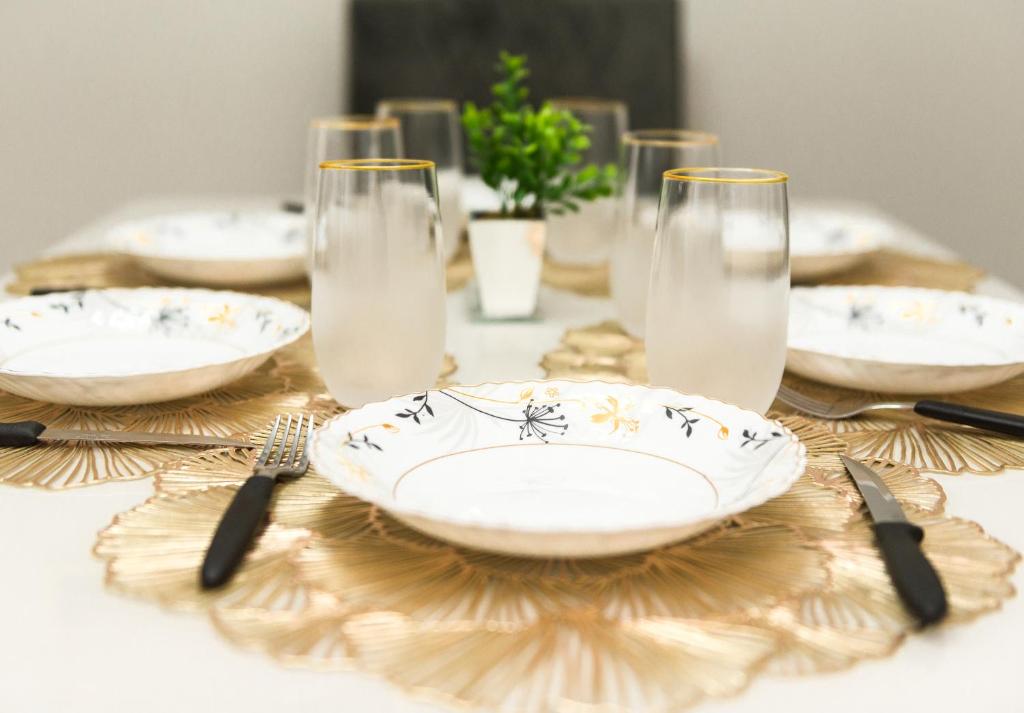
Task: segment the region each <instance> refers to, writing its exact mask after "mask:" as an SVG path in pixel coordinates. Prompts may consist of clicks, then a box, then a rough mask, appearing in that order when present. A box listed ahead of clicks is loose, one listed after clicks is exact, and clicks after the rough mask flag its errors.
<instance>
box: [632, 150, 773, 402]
mask: <svg viewBox="0 0 1024 713" xmlns="http://www.w3.org/2000/svg"><path fill="white" fill-rule="evenodd" d="M786 182H787V176H786V174H784V173H781V172H779V171H769V170H764V169H751V168H678V169H674V170H671V171H666V172H665V173H664V174H663V180H662V189H661V204H660V207H659V209H658V227H657V231H656V234H655V239H654V254H653V260H652V265H651V283H650V292H649V295H648V300H647V337H646V341H647V369H648V374H649V376H650V380H651V383H652V384H655V385H659V386H669V387H671V388H674V389H677V390H679V391H683V392H685V393H691V394H701V395H703V396H708V397H711V398H715V399H720V400H722V401H727V402H729V403H734V404H736V405H738V406H741V407H743V408H748V409H751V410H753V411H757V412H758V413H764V412H765V411H767V409H768V407H769V405H770V404H771V403H772V400H773V399H774V398H775V393H776V391H777V390H778V388H779V384H780V383H781V381H782V371H783V368H784V367H785V364H786V326H787V321H788V316H789V311H788V308H789V219H788V208H787V196H786Z"/></svg>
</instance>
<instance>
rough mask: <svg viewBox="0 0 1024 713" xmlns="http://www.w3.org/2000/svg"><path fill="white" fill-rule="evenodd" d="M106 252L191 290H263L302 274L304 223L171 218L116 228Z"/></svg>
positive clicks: (249, 214) (270, 216) (222, 214)
mask: <svg viewBox="0 0 1024 713" xmlns="http://www.w3.org/2000/svg"><path fill="white" fill-rule="evenodd" d="M108 239H109V241H110V244H111V246H112V247H113V248H114V249H115V250H118V251H119V252H123V253H127V254H129V255H131V256H133V257H134V258H135V259H136V260H137V261H138V262H139V264H140V265H141V266H142V267H143V268H144V269H146V270H148V271H149V272H152V273H153V274H155V275H158V276H160V277H163V278H166V279H168V280H172V281H175V282H181V283H184V284H193V285H213V286H218V287H223V286H237V285H262V284H269V283H276V282H288V281H291V280H298V279H299V278H301V277H302V276H303V274H304V273H305V218H304V217H303V216H302V215H296V214H294V213H285V212H283V211H212V212H195V213H173V214H169V215H159V216H153V217H151V218H146V219H144V220H136V221H131V222H128V223H121V224H120V225H117V226H115V227H114V228H112V229H111V230H110V232H109V233H108Z"/></svg>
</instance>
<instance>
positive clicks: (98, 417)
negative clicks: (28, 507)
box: [0, 335, 456, 490]
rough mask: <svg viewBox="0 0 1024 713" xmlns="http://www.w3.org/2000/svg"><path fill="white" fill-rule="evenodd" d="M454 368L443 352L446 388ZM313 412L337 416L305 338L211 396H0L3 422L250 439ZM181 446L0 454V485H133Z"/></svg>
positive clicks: (182, 451)
mask: <svg viewBox="0 0 1024 713" xmlns="http://www.w3.org/2000/svg"><path fill="white" fill-rule="evenodd" d="M455 370H456V364H455V359H454V358H453V357H452V356H451V355H448V354H446V355H445V361H444V365H443V368H442V373H441V382H440V383H446V382H445V379H446V378H447V377H448V376H450V375H451V374H452V373H454V372H455ZM299 411H302V412H308V413H312V414H313V415H314V416H316V417H317V420H318V421H322V420H323V419H324V418H327V417H329V416H331V415H333V414H335V413H337V412H338V411H339V407H338V405H337V403H336V402H335V401H334V400H333V399H332V398H331V397H330V395H329V394H328V393H327V390H326V388H325V387H324V384H323V381H322V380H321V379H320V375H319V372H318V371H317V368H316V366H315V359H314V356H313V348H312V339H311V338H310V337H309V336H308V335H307V336H306V337H304V338H303V339H301V340H299V341H298V342H296V343H295V344H293V345H291V346H289V347H287V348H286V349H283V350H281V351H280V352H278V353H277V354H276V355H274V356H273V357H272V358H271V359H270V360H269V361H268V362H267V363H266V364H264V365H263V366H261V367H260V368H259V369H257V370H256V371H255V372H253V373H252V374H250V375H248V376H245V377H243V378H241V379H239V380H238V381H236V382H234V383H231V384H229V385H228V386H226V387H224V388H223V389H218V390H216V391H211V392H208V393H205V394H200V395H198V396H193V397H189V398H185V399H178V400H175V401H165V402H162V403H156V404H145V405H141V406H110V407H83V406H65V405H61V404H48V403H42V402H39V401H32V400H30V399H25V398H22V397H20V396H15V395H13V394H8V393H4V392H0V421H5V422H9V421H26V420H32V421H39V422H41V423H45V424H46V425H48V426H53V427H54V428H70V429H87V430H93V429H96V430H115V431H116V430H123V431H161V432H168V433H191V434H202V435H210V436H241V437H245V436H248V435H252V434H254V433H257V432H259V431H260V430H261V429H263V428H265V427H266V425H267V424H268V423H269V422H270V421H272V420H273V419H274V417H275V416H276V415H277V414H280V413H289V412H299ZM195 453H196V449H194V448H189V447H179V446H148V445H147V446H134V445H126V444H115V443H109V444H107V443H104V444H93V445H85V444H77V443H76V444H52V445H51V444H41V445H38V446H32V447H29V448H2V449H0V483H2V484H5V485H18V486H24V487H32V488H44V489H49V490H61V489H65V488H74V487H79V486H84V485H95V484H98V483H104V482H107V481H111V480H136V479H138V478H145V477H146V476H148V475H152V474H153V473H154V472H155V471H156V470H157V469H159V468H160V467H161V466H162V465H163V464H165V463H168V462H171V461H175V460H178V459H180V458H185V457H188V456H189V455H191V454H195Z"/></svg>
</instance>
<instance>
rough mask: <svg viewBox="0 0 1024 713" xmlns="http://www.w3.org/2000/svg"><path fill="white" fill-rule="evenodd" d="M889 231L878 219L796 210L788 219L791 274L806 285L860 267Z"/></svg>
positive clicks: (812, 209) (821, 210)
mask: <svg viewBox="0 0 1024 713" xmlns="http://www.w3.org/2000/svg"><path fill="white" fill-rule="evenodd" d="M889 231H890V228H889V226H888V225H887V224H886V223H885V222H884V221H882V220H879V219H877V218H874V217H871V216H868V215H863V214H858V213H856V212H850V211H846V210H840V209H838V208H819V207H807V208H800V207H794V208H793V209H792V211H791V212H790V218H789V256H790V274H791V276H792V279H793V281H794V282H807V281H809V280H816V279H819V278H822V277H827V276H828V275H834V274H837V273H840V272H844V271H846V270H849V269H850V268H852V267H855V266H857V265H858V264H860V263H861V262H863V261H864V260H866V259H867V258H868V257H870V256H871V255H873V254H874V253H875V252H877V251H878V250H879V248H881V246H882V244H883V242H884V241H885V239H886V236H887V235H888V233H889Z"/></svg>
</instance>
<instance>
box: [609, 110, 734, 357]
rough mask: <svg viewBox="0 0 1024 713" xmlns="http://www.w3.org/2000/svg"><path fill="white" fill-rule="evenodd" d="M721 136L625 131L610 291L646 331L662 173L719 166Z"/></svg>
mask: <svg viewBox="0 0 1024 713" xmlns="http://www.w3.org/2000/svg"><path fill="white" fill-rule="evenodd" d="M718 147H719V144H718V137H717V136H715V135H714V134H708V133H705V132H703V131H685V130H682V129H646V130H642V131H629V132H627V133H626V134H624V135H623V137H622V149H623V150H622V153H623V162H622V172H623V176H622V179H623V180H622V185H623V188H622V195H621V196H619V199H618V217H617V228H616V231H615V237H614V239H613V240H612V254H611V293H612V299H613V300H614V301H615V306H616V308H617V309H618V313H619V321H620V322H621V323H622V326H623V327H625V328H626V330H627V331H628V332H629V333H630V334H633V335H636V336H638V337H642V336H644V331H645V329H644V328H645V326H646V323H647V290H648V288H649V287H650V280H651V253H652V252H653V251H654V228H655V223H657V221H658V198H659V197H660V196H661V180H662V179H661V177H662V174H664V173H665V171H667V170H669V169H671V168H676V167H677V166H717V165H718V162H719V160H720V159H721V157H720V156H719V148H718Z"/></svg>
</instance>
